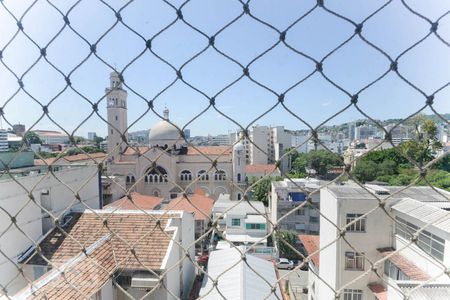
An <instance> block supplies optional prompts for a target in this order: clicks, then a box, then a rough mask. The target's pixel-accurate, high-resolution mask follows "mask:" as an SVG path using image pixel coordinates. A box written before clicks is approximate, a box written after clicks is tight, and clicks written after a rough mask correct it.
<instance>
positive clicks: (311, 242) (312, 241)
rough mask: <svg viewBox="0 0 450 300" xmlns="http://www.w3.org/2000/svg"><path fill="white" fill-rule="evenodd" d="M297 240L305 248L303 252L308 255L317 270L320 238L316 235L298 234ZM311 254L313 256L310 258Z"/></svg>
mask: <svg viewBox="0 0 450 300" xmlns="http://www.w3.org/2000/svg"><path fill="white" fill-rule="evenodd" d="M298 238H299V240H300V241H301V242H302V244H303V246H304V247H305V250H306V252H307V253H308V256H310V258H311V260H312V262H313V263H314V265H315V266H316V267H317V269H318V268H319V264H320V261H319V250H320V238H319V236H318V235H307V234H300V235H299V236H298ZM313 253H314V254H313ZM311 254H313V255H312V256H311Z"/></svg>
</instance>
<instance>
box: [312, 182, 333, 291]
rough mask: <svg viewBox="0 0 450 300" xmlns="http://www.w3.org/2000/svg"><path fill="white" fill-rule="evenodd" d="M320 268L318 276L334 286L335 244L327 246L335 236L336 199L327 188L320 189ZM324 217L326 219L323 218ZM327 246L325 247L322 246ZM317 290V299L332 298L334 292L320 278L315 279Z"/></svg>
mask: <svg viewBox="0 0 450 300" xmlns="http://www.w3.org/2000/svg"><path fill="white" fill-rule="evenodd" d="M320 202H321V207H320V212H321V216H320V243H319V244H320V248H321V251H320V254H319V260H320V268H319V276H320V278H321V279H322V280H324V281H325V282H327V283H328V284H329V285H330V286H332V287H335V286H336V279H337V274H336V268H337V266H338V264H337V254H338V253H337V245H336V243H333V244H331V245H329V246H328V244H330V243H331V242H332V241H334V240H335V239H336V237H337V234H338V233H337V230H336V228H335V227H334V225H333V224H332V223H334V224H336V223H337V222H338V221H337V220H338V215H337V214H338V203H337V199H336V198H335V197H334V196H333V195H332V194H331V193H330V192H329V191H328V190H327V189H321V190H320ZM325 217H326V218H327V219H329V221H328V220H326V219H325ZM326 246H328V247H327V248H324V247H326ZM316 284H317V287H316V288H318V291H317V295H318V297H317V299H334V292H333V291H332V290H331V289H330V288H329V287H328V286H327V285H325V283H324V282H323V281H321V280H318V281H316Z"/></svg>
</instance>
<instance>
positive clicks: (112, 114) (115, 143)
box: [105, 71, 128, 160]
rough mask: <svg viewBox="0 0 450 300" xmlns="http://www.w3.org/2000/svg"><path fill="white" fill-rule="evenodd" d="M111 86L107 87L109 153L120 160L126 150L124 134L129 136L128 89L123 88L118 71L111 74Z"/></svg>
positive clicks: (114, 158)
mask: <svg viewBox="0 0 450 300" xmlns="http://www.w3.org/2000/svg"><path fill="white" fill-rule="evenodd" d="M109 79H110V86H109V87H108V88H106V89H105V94H106V97H107V111H108V112H107V114H108V153H111V154H110V155H111V158H112V159H113V160H118V159H119V156H120V154H121V153H122V152H123V151H124V150H125V148H126V146H127V145H126V144H125V143H123V140H122V135H125V137H126V138H127V134H128V133H127V127H128V120H127V91H125V90H124V89H123V88H122V81H121V80H120V77H119V73H117V72H116V71H114V72H112V73H111V74H110V77H109Z"/></svg>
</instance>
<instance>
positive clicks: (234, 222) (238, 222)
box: [231, 219, 241, 226]
mask: <svg viewBox="0 0 450 300" xmlns="http://www.w3.org/2000/svg"><path fill="white" fill-rule="evenodd" d="M231 226H241V219H231Z"/></svg>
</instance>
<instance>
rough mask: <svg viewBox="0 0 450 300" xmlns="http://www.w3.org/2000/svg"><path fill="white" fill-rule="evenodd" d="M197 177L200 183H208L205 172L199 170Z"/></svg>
mask: <svg viewBox="0 0 450 300" xmlns="http://www.w3.org/2000/svg"><path fill="white" fill-rule="evenodd" d="M197 177H198V178H199V179H200V180H202V181H208V180H209V174H208V172H206V170H200V171H198V173H197Z"/></svg>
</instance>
